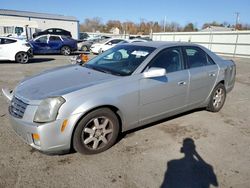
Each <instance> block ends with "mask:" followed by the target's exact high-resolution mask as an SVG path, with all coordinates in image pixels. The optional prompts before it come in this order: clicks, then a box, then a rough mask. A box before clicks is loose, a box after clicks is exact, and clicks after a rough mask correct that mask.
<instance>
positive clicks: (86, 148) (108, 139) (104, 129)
mask: <svg viewBox="0 0 250 188" xmlns="http://www.w3.org/2000/svg"><path fill="white" fill-rule="evenodd" d="M118 133H119V121H118V118H117V116H116V115H115V114H114V113H113V112H112V111H111V110H110V109H108V108H101V109H97V110H94V111H92V112H90V113H89V114H87V115H86V116H85V117H84V118H83V119H82V120H81V121H80V122H79V124H78V125H77V127H76V130H75V132H74V135H73V147H74V149H75V150H76V151H77V152H79V153H82V154H96V153H100V152H102V151H105V150H107V149H108V148H110V147H111V146H112V145H113V144H114V143H115V142H116V139H117V137H118Z"/></svg>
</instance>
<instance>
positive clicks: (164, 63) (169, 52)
mask: <svg viewBox="0 0 250 188" xmlns="http://www.w3.org/2000/svg"><path fill="white" fill-rule="evenodd" d="M150 67H159V68H164V69H166V72H167V73H170V72H175V71H179V70H182V56H181V51H180V49H179V48H167V49H165V50H163V51H161V52H159V54H158V55H157V56H156V57H155V58H154V59H153V60H152V61H151V62H150V64H149V68H150Z"/></svg>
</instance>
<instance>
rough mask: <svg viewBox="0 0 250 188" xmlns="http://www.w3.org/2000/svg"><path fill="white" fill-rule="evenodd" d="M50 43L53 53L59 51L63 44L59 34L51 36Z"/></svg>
mask: <svg viewBox="0 0 250 188" xmlns="http://www.w3.org/2000/svg"><path fill="white" fill-rule="evenodd" d="M48 45H49V48H50V51H51V52H52V53H58V52H60V49H61V46H62V40H61V38H60V37H59V36H50V37H49V42H48Z"/></svg>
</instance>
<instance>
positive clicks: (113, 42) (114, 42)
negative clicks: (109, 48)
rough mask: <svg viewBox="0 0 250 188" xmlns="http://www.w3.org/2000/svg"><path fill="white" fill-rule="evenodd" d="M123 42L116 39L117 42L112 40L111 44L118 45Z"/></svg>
mask: <svg viewBox="0 0 250 188" xmlns="http://www.w3.org/2000/svg"><path fill="white" fill-rule="evenodd" d="M121 41H123V40H119V39H115V40H111V41H110V42H111V44H117V43H119V42H121Z"/></svg>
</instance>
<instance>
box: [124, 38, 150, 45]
mask: <svg viewBox="0 0 250 188" xmlns="http://www.w3.org/2000/svg"><path fill="white" fill-rule="evenodd" d="M135 42H148V40H144V39H137V38H136V39H129V40H124V41H121V42H120V43H119V44H125V43H135Z"/></svg>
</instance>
